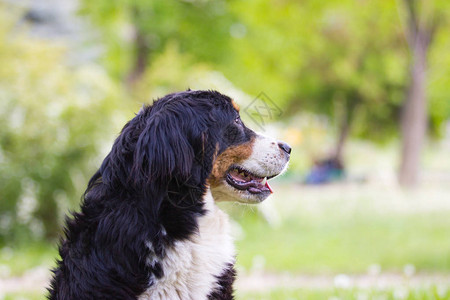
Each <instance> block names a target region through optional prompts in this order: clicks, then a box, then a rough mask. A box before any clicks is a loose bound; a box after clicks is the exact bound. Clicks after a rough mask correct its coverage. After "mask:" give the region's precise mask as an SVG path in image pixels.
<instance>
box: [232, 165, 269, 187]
mask: <svg viewBox="0 0 450 300" xmlns="http://www.w3.org/2000/svg"><path fill="white" fill-rule="evenodd" d="M277 175H278V174H275V175H271V176H266V177H262V176H258V175H256V174H254V173H252V172H250V171H248V170H246V169H244V168H241V167H238V166H232V167H231V168H230V169H229V170H228V172H227V176H226V181H227V183H228V184H229V185H231V186H232V187H234V188H235V189H238V190H241V191H247V192H249V193H250V194H271V193H273V190H272V188H271V187H270V185H269V183H268V182H267V180H269V179H271V178H273V177H275V176H277Z"/></svg>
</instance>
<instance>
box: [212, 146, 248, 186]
mask: <svg viewBox="0 0 450 300" xmlns="http://www.w3.org/2000/svg"><path fill="white" fill-rule="evenodd" d="M254 143H255V138H254V137H252V138H251V140H250V141H249V142H247V143H244V144H240V145H238V146H232V147H230V148H228V149H226V150H225V151H224V152H222V153H221V154H220V155H219V156H218V157H217V159H216V160H215V162H214V165H213V168H212V171H211V174H210V175H209V177H208V183H209V185H210V186H212V187H215V186H218V185H220V183H221V181H222V180H223V179H224V178H225V176H226V173H227V171H228V169H229V168H230V166H232V165H233V164H238V163H240V162H242V161H243V160H246V159H247V158H249V157H250V155H252V152H253V145H254Z"/></svg>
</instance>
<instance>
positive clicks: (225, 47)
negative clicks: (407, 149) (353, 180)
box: [83, 0, 450, 159]
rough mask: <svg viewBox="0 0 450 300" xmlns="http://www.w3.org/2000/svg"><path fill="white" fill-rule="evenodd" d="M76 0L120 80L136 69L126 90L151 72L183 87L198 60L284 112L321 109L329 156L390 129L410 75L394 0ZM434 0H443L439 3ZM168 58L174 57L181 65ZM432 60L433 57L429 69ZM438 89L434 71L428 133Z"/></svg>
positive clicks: (439, 102)
mask: <svg viewBox="0 0 450 300" xmlns="http://www.w3.org/2000/svg"><path fill="white" fill-rule="evenodd" d="M435 1H438V0H435ZM83 3H84V9H83V11H84V13H86V14H87V15H88V16H90V17H91V18H92V20H94V21H95V22H96V23H97V24H100V25H101V28H102V30H103V31H104V32H106V34H104V35H103V36H104V39H105V41H106V42H107V45H108V55H107V59H106V63H107V65H108V66H109V68H110V70H112V71H113V74H115V75H118V76H119V77H122V78H123V77H126V78H128V79H127V81H128V82H129V83H132V82H135V81H138V80H137V79H138V78H139V80H140V81H141V84H140V86H139V88H138V89H136V88H134V89H133V91H139V94H140V95H142V94H148V93H145V89H154V88H155V84H152V83H156V82H162V81H164V82H165V83H164V84H166V83H167V82H168V81H171V86H173V87H177V88H178V87H183V86H184V85H185V79H186V76H185V74H186V71H185V70H181V69H182V68H186V67H189V68H192V69H194V66H195V65H196V64H201V63H207V64H209V66H210V67H211V68H214V69H217V70H220V71H221V72H222V73H223V74H224V75H225V76H226V77H227V78H229V79H230V80H231V81H232V82H233V83H234V84H236V85H237V86H238V87H240V88H242V89H243V90H244V91H246V92H248V93H249V94H253V95H257V94H259V93H260V92H261V90H262V89H263V90H264V92H265V93H266V94H268V95H270V97H271V98H272V99H273V100H275V102H276V103H277V105H279V106H280V107H282V108H284V109H283V110H284V112H285V115H286V116H287V115H289V114H295V113H296V112H298V111H299V110H310V111H313V112H315V113H317V114H322V115H326V116H327V117H329V118H330V119H331V120H332V122H333V123H334V124H335V127H336V128H337V132H336V143H335V147H334V149H333V151H332V152H331V153H330V156H332V157H334V158H335V159H341V157H342V156H343V151H344V150H343V149H344V145H345V142H346V140H347V138H348V136H349V135H351V134H352V135H354V136H357V137H360V138H365V139H370V140H374V141H377V142H386V141H389V140H391V139H392V138H393V137H395V136H397V135H398V132H399V120H400V115H401V111H402V106H403V100H404V99H405V96H404V94H405V90H406V89H407V87H408V86H411V85H408V84H407V83H408V71H407V70H408V63H409V55H408V52H409V51H408V42H407V39H406V38H405V34H404V30H403V29H402V22H401V18H400V17H399V12H400V15H401V14H402V12H403V9H402V8H401V7H400V8H399V6H398V3H397V2H396V1H395V0H390V1H365V0H362V1H354V0H343V1H338V0H330V1H326V2H324V1H322V2H320V1H312V0H311V1H310V0H306V1H301V2H299V1H293V0H287V1H263V0H253V1H230V2H225V1H176V0H169V1H164V2H163V1H140V0H114V1H105V0H101V1H87V0H85V1H84V2H83ZM439 3H441V2H439ZM442 3H444V2H442ZM439 5H441V6H442V7H441V9H442V10H443V9H444V6H445V4H439ZM445 32H447V33H448V29H447V30H446V31H445ZM442 39H443V38H442ZM127 41H131V44H132V47H129V46H127V45H128V43H127ZM439 45H440V46H439V49H441V50H440V52H439V53H440V55H441V58H442V57H444V58H448V57H449V53H448V51H447V52H445V50H444V49H445V47H444V45H445V43H443V42H441V43H440V44H439ZM430 49H431V48H430ZM169 54H170V55H169ZM161 57H163V58H165V59H159V58H161ZM168 60H173V61H174V63H179V62H180V61H182V62H183V63H182V64H181V66H180V67H179V69H180V70H179V71H178V72H177V70H176V68H177V66H175V67H174V66H169V65H170V64H167V61H168ZM185 60H189V63H184V61H185ZM441 60H442V59H441ZM155 61H157V63H161V62H163V63H164V64H166V65H167V66H169V67H170V68H169V69H170V71H169V72H165V69H164V68H163V67H162V65H160V66H156V65H155ZM443 62H444V63H447V67H442V68H441V69H445V70H446V69H449V66H450V64H449V63H448V60H447V59H443ZM437 69H438V64H436V65H435V68H433V69H432V70H431V72H432V73H433V74H436V73H437V72H436V70H437ZM144 72H147V73H148V74H147V76H144V75H145V74H144ZM166 73H169V74H171V75H170V76H171V78H168V74H166ZM181 74H183V75H182V76H181ZM433 77H436V76H435V75H433ZM176 81H180V82H176ZM185 87H187V86H185ZM445 93H446V90H445V83H443V82H442V81H440V82H439V83H438V84H436V85H435V88H433V90H431V91H430V94H431V97H430V110H429V112H428V115H429V117H431V120H430V124H431V127H430V129H431V133H433V134H437V133H438V132H439V130H440V128H441V127H442V126H441V125H442V122H443V121H444V120H445V119H446V118H448V117H449V116H450V108H449V107H448V106H447V105H446V104H445V103H446V101H445V99H444V98H445ZM404 111H407V110H406V109H405V110H404Z"/></svg>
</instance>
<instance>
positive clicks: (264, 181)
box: [261, 177, 267, 185]
mask: <svg viewBox="0 0 450 300" xmlns="http://www.w3.org/2000/svg"><path fill="white" fill-rule="evenodd" d="M266 182H267V177H264V179H263V180H262V181H261V184H263V185H265V184H266Z"/></svg>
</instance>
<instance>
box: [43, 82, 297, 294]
mask: <svg viewBox="0 0 450 300" xmlns="http://www.w3.org/2000/svg"><path fill="white" fill-rule="evenodd" d="M290 152H291V148H290V147H289V145H288V144H286V143H283V142H278V141H276V140H274V139H272V138H269V137H267V136H264V135H261V134H257V133H255V132H253V131H252V130H250V129H249V128H247V127H246V126H245V125H244V124H243V123H242V121H241V119H240V117H239V108H238V106H237V105H236V103H235V102H234V101H233V100H232V99H230V98H229V97H227V96H225V95H222V94H220V93H218V92H216V91H190V90H188V91H185V92H180V93H175V94H170V95H167V96H165V97H163V98H161V99H159V100H156V101H155V102H154V103H153V105H151V106H145V107H143V109H142V110H141V111H140V112H139V113H138V114H137V115H136V116H135V117H134V118H133V119H132V120H131V121H129V122H128V123H127V124H126V125H125V127H124V128H123V129H122V131H121V133H120V135H119V137H118V138H117V139H116V141H115V142H114V145H113V146H112V149H111V152H110V153H109V154H108V155H107V156H106V158H105V159H104V161H103V163H102V165H101V167H100V169H99V170H98V171H97V172H96V173H95V174H94V176H93V177H92V178H91V179H90V181H89V184H88V187H87V190H86V192H85V194H84V197H83V202H82V205H81V210H80V211H79V212H77V213H74V214H73V216H72V217H71V218H67V220H66V226H65V230H64V238H63V239H62V241H61V245H60V247H59V253H60V256H61V258H60V260H58V261H57V266H56V268H55V269H54V270H53V278H52V280H51V284H50V287H49V296H48V298H49V299H52V300H57V299H58V300H72V299H74V300H75V299H76V300H90V299H96V300H101V299H108V300H113V299H120V300H128V299H130V300H131V299H133V300H134V299H139V300H143V299H169V300H172V299H180V300H190V299H192V300H202V299H233V288H232V284H233V281H234V277H235V271H234V269H233V265H234V262H235V252H234V247H233V241H232V238H231V236H230V225H229V221H228V217H227V215H226V214H225V213H224V212H223V211H221V210H220V209H219V208H218V207H217V206H216V204H215V202H218V201H238V202H242V203H259V202H261V201H263V200H264V199H266V198H267V197H268V196H269V195H270V194H271V193H272V190H271V188H270V186H269V184H268V183H267V180H268V179H270V178H273V177H275V176H277V175H279V174H280V173H282V172H283V171H284V170H285V169H286V167H287V164H288V161H289V155H290Z"/></svg>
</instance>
